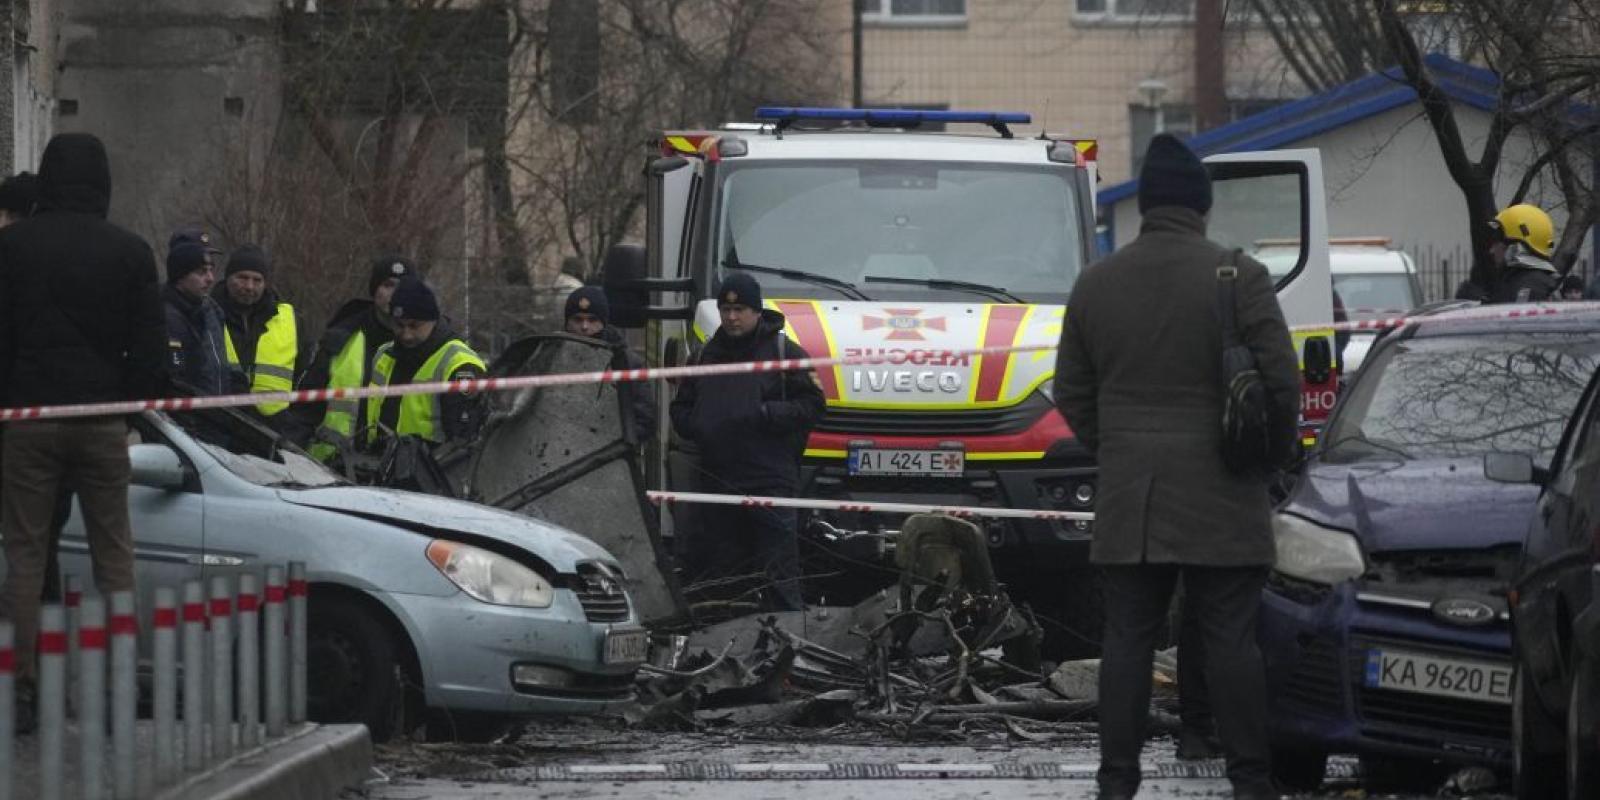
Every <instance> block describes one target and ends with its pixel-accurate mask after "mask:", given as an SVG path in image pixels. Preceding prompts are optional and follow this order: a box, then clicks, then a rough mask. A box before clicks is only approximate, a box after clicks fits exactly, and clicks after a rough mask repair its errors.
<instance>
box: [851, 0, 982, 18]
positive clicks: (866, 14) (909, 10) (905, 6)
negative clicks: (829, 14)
mask: <svg viewBox="0 0 1600 800" xmlns="http://www.w3.org/2000/svg"><path fill="white" fill-rule="evenodd" d="M858 1H859V2H860V3H861V18H862V19H864V20H867V21H870V22H905V23H927V22H965V21H966V19H967V0H858Z"/></svg>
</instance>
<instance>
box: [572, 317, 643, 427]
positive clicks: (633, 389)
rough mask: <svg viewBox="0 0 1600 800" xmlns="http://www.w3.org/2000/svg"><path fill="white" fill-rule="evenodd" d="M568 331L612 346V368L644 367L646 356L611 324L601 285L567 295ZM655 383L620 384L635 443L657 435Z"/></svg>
mask: <svg viewBox="0 0 1600 800" xmlns="http://www.w3.org/2000/svg"><path fill="white" fill-rule="evenodd" d="M563 316H565V317H566V331H567V333H571V334H575V335H577V336H586V337H588V338H590V339H598V340H600V341H602V342H605V343H606V344H608V345H610V346H611V349H612V351H613V352H615V354H616V356H615V358H613V359H612V362H611V368H612V369H643V368H644V366H645V362H644V356H642V355H639V353H638V352H637V351H635V350H634V349H633V348H631V347H629V346H628V342H627V340H626V339H625V338H623V335H622V331H619V330H617V329H616V328H613V327H611V303H610V301H609V300H608V299H607V298H606V291H605V289H602V288H600V287H599V286H580V287H578V288H577V289H574V290H573V291H572V293H571V294H569V295H567V302H566V309H565V313H564V314H563ZM654 389H655V384H653V383H642V382H638V381H629V382H624V383H619V384H617V391H618V392H619V393H620V394H621V395H622V400H623V403H624V404H626V406H627V408H628V411H629V414H628V416H629V419H628V425H629V430H630V431H631V433H632V436H633V439H632V441H634V442H635V443H643V442H648V441H650V440H651V439H654V438H655V436H656V393H655V391H654Z"/></svg>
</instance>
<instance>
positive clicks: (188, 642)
mask: <svg viewBox="0 0 1600 800" xmlns="http://www.w3.org/2000/svg"><path fill="white" fill-rule="evenodd" d="M204 601H205V589H204V588H203V587H201V585H200V582H199V581H187V582H185V583H184V584H183V766H184V767H185V768H186V769H188V770H189V771H191V772H197V771H199V770H202V769H205V768H206V717H205V709H204V705H205V699H204V697H205V692H204V690H203V688H202V687H204V686H205V684H204V683H203V681H204V678H205V675H204V670H205V667H204V666H203V665H204V663H205V658H206V653H205V639H206V607H205V603H204Z"/></svg>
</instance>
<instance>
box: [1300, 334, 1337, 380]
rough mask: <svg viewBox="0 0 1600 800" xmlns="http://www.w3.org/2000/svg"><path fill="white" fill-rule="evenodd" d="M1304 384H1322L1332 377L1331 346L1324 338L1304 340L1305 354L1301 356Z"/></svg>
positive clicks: (1317, 337) (1326, 338) (1314, 337)
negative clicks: (1304, 377)
mask: <svg viewBox="0 0 1600 800" xmlns="http://www.w3.org/2000/svg"><path fill="white" fill-rule="evenodd" d="M1301 360H1302V363H1303V364H1304V365H1305V366H1304V367H1302V369H1303V370H1304V372H1305V376H1306V383H1309V384H1313V385H1315V384H1323V383H1327V382H1328V379H1329V378H1331V377H1333V346H1332V345H1331V344H1330V343H1329V342H1328V337H1326V336H1313V337H1311V338H1309V339H1306V345H1305V352H1304V353H1302V354H1301Z"/></svg>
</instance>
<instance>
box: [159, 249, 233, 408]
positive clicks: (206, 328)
mask: <svg viewBox="0 0 1600 800" xmlns="http://www.w3.org/2000/svg"><path fill="white" fill-rule="evenodd" d="M174 240H175V241H177V244H176V245H175V246H174V247H173V248H172V249H171V250H170V251H168V253H167V284H166V286H164V287H162V289H161V300H162V304H163V306H164V307H165V310H166V319H167V374H168V376H169V377H170V378H171V379H172V382H173V384H174V385H175V386H177V387H178V388H179V389H180V390H181V391H186V392H189V393H192V394H195V395H219V394H227V393H228V392H230V391H232V390H233V388H234V385H235V378H234V377H233V375H232V373H233V372H234V370H233V369H232V368H230V366H229V364H228V354H227V348H226V346H225V345H224V344H223V341H222V309H221V308H219V307H218V306H217V303H216V301H215V300H212V299H211V294H210V292H211V286H212V284H214V283H216V280H217V273H216V267H215V266H214V265H213V263H212V261H211V253H210V252H209V250H208V248H207V247H206V245H205V244H204V243H202V242H198V241H194V242H191V241H186V240H182V239H181V238H180V237H176V236H175V237H174Z"/></svg>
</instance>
